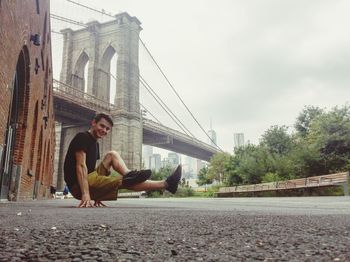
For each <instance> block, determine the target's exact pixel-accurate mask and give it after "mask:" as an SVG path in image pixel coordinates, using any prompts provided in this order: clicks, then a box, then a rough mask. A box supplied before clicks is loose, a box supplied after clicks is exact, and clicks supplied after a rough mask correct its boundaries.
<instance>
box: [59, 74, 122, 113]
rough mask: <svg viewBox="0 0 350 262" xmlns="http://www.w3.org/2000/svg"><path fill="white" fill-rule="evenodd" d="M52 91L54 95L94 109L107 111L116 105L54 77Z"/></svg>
mask: <svg viewBox="0 0 350 262" xmlns="http://www.w3.org/2000/svg"><path fill="white" fill-rule="evenodd" d="M53 92H54V95H55V96H58V97H60V98H63V99H65V100H68V101H71V102H73V103H77V104H79V105H81V106H84V107H86V108H89V109H92V110H94V111H101V110H102V111H108V112H109V111H111V110H114V109H116V106H115V105H113V104H111V103H109V102H108V101H105V100H102V99H99V98H97V97H96V96H94V95H90V94H87V93H85V92H84V90H80V89H78V88H76V87H73V86H70V85H67V84H65V83H63V82H60V81H58V80H55V79H54V80H53Z"/></svg>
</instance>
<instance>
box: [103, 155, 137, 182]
mask: <svg viewBox="0 0 350 262" xmlns="http://www.w3.org/2000/svg"><path fill="white" fill-rule="evenodd" d="M102 163H103V165H104V167H105V168H106V169H107V170H110V168H111V167H112V168H113V169H114V170H115V171H117V172H118V173H119V174H121V175H122V176H124V175H125V174H126V173H128V172H129V171H130V170H129V169H128V168H127V166H126V164H125V162H124V160H123V159H122V158H121V156H120V155H119V153H118V152H116V151H109V152H108V153H107V154H106V155H105V156H104V158H103V160H102Z"/></svg>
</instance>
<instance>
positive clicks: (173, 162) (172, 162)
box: [168, 152, 180, 167]
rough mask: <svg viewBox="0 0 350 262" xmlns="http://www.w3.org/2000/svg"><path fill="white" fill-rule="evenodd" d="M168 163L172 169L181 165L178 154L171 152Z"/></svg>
mask: <svg viewBox="0 0 350 262" xmlns="http://www.w3.org/2000/svg"><path fill="white" fill-rule="evenodd" d="M168 162H169V164H170V165H171V166H172V167H175V166H177V165H178V164H180V156H179V154H177V153H174V152H170V153H168Z"/></svg>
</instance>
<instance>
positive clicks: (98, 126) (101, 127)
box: [91, 118, 112, 139]
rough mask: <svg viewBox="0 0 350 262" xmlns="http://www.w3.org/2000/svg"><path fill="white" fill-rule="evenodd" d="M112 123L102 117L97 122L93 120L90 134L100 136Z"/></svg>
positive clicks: (108, 129)
mask: <svg viewBox="0 0 350 262" xmlns="http://www.w3.org/2000/svg"><path fill="white" fill-rule="evenodd" d="M111 128H112V125H111V124H110V123H108V121H107V120H106V119H104V118H101V120H99V121H98V122H96V121H95V120H93V121H92V124H91V134H92V135H93V136H94V137H95V138H96V139H99V138H102V137H104V136H105V135H107V133H108V132H109V131H110V130H111Z"/></svg>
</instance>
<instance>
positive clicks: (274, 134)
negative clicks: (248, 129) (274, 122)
mask: <svg viewBox="0 0 350 262" xmlns="http://www.w3.org/2000/svg"><path fill="white" fill-rule="evenodd" d="M287 130H288V127H286V126H271V127H270V128H269V129H268V130H267V131H265V133H264V134H263V135H262V139H261V142H260V144H261V145H262V146H265V147H266V148H267V149H268V151H269V152H270V153H272V154H278V155H286V154H288V153H289V152H290V151H291V149H292V146H293V139H292V137H291V136H290V135H289V134H288V133H287Z"/></svg>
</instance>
